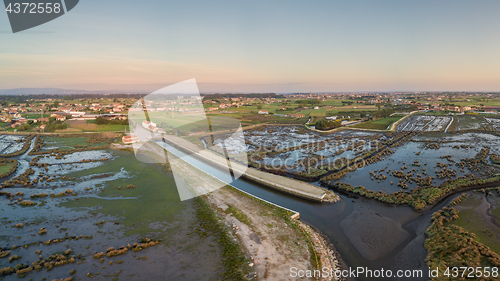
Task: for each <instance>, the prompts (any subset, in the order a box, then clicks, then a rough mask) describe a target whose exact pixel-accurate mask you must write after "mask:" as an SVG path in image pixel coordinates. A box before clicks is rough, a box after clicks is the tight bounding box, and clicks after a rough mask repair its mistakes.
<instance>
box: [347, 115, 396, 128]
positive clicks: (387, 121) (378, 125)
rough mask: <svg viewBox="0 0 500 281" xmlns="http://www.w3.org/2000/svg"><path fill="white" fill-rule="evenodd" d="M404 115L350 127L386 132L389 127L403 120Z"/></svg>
mask: <svg viewBox="0 0 500 281" xmlns="http://www.w3.org/2000/svg"><path fill="white" fill-rule="evenodd" d="M403 117H404V115H393V116H390V117H386V118H382V119H377V120H374V121H367V122H363V123H359V124H356V125H352V126H350V127H351V128H362V129H377V130H386V129H387V127H389V125H391V124H392V123H394V122H396V121H398V120H399V119H401V118H403Z"/></svg>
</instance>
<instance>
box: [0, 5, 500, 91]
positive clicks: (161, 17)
mask: <svg viewBox="0 0 500 281" xmlns="http://www.w3.org/2000/svg"><path fill="white" fill-rule="evenodd" d="M499 8H500V2H497V1H487V0H483V1H474V2H471V1H451V0H445V1H412V2H406V1H405V2H402V1H381V2H375V1H335V2H331V1H317V2H314V3H308V2H307V3H306V2H301V1H287V2H286V3H285V2H267V1H253V2H251V3H234V2H231V1H215V2H209V3H205V2H203V1H183V2H180V3H168V2H164V1H153V0H152V1H143V2H136V1H112V0H110V1H102V2H99V4H98V5H95V3H93V2H92V3H91V2H88V1H81V2H80V3H79V5H78V6H76V7H75V8H74V9H73V10H72V11H71V12H69V13H68V14H66V15H64V16H63V17H60V18H58V19H56V20H54V21H51V22H49V23H47V24H44V25H41V26H38V27H35V28H33V29H30V30H28V31H24V32H20V33H16V34H12V33H11V31H10V26H9V23H8V19H7V15H6V13H0V41H1V42H2V43H0V88H3V89H12V88H41V87H55V88H65V89H83V90H89V91H94V90H104V91H109V90H115V91H146V92H148V91H154V90H156V89H159V88H163V87H165V86H168V85H170V84H174V83H177V82H181V81H184V80H187V79H191V78H195V79H196V80H197V82H198V84H199V87H200V91H202V92H277V93H289V92H365V91H405V92H406V91H417V92H421V91H481V92H489V91H499V90H500V69H499V68H498V67H497V65H499V64H500V52H499V51H498V46H500V36H499V33H500V30H499V29H498V27H499V26H500V18H498V16H497V11H498V10H499ZM110 11H111V12H110Z"/></svg>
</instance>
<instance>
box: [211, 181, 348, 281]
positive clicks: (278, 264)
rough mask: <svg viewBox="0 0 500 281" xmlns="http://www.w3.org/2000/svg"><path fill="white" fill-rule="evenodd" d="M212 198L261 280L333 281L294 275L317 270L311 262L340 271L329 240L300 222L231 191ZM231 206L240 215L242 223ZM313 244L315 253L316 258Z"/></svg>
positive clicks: (218, 191) (217, 193)
mask: <svg viewBox="0 0 500 281" xmlns="http://www.w3.org/2000/svg"><path fill="white" fill-rule="evenodd" d="M208 198H209V201H210V202H211V203H212V205H213V206H214V207H215V208H216V209H217V210H218V211H219V213H220V214H221V215H222V216H223V217H224V218H225V221H226V224H227V225H229V226H230V227H231V228H232V229H233V231H234V233H235V234H236V235H237V237H238V238H239V240H240V241H241V243H242V245H243V248H244V249H245V251H246V252H247V254H248V256H250V257H251V261H252V264H251V265H252V266H253V267H254V268H255V272H256V274H257V277H258V280H329V279H322V278H306V277H304V278H298V277H295V278H292V277H291V276H290V274H291V268H292V267H295V268H296V271H298V270H304V271H306V270H313V269H315V268H314V266H313V265H312V262H311V261H316V260H318V259H319V260H321V266H322V267H328V268H329V269H330V268H333V270H335V269H340V263H339V261H338V260H337V258H336V257H337V256H336V253H335V252H334V250H333V248H331V245H330V244H329V241H327V240H326V239H325V238H324V237H323V236H322V235H321V234H319V233H317V232H316V231H315V230H313V229H312V227H310V226H308V225H307V224H305V223H303V222H301V221H300V220H294V223H295V227H294V225H293V223H290V222H287V221H286V220H285V219H284V218H283V217H282V215H281V214H280V213H279V211H278V210H276V209H275V208H274V207H270V206H267V205H264V204H262V203H260V202H258V201H257V200H254V199H253V198H250V197H249V196H247V195H243V194H241V193H239V192H237V191H235V190H232V189H228V188H222V189H220V190H217V191H215V192H213V193H211V194H210V196H209V197H208ZM229 206H231V210H233V211H234V210H235V209H236V210H238V211H239V212H240V214H239V215H238V218H239V219H240V220H238V219H237V218H236V217H235V215H234V214H233V213H232V212H231V210H229ZM241 220H242V221H241ZM297 226H298V227H297ZM306 233H307V234H308V235H306ZM309 245H313V248H314V250H315V251H314V252H315V253H314V254H313V258H312V259H311V252H310V251H309ZM315 263H316V262H315Z"/></svg>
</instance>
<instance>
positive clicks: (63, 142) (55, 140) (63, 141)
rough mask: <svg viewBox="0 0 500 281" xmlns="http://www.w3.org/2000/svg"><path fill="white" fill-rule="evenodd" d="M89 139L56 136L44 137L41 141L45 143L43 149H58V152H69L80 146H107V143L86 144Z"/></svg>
mask: <svg viewBox="0 0 500 281" xmlns="http://www.w3.org/2000/svg"><path fill="white" fill-rule="evenodd" d="M89 139H90V137H88V138H86V137H70V138H61V137H56V136H44V137H43V140H44V142H45V146H44V148H49V149H51V148H50V147H52V146H57V147H59V150H70V149H74V148H76V147H77V146H78V145H80V146H84V145H85V146H89V147H95V146H104V145H108V143H104V142H100V143H88V142H87V141H88V140H89ZM42 150H43V148H42Z"/></svg>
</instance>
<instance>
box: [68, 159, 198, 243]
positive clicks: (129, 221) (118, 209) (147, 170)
mask: <svg viewBox="0 0 500 281" xmlns="http://www.w3.org/2000/svg"><path fill="white" fill-rule="evenodd" d="M113 154H114V155H116V156H118V157H116V158H115V159H113V160H111V161H108V162H106V165H103V166H99V167H96V168H92V169H88V170H84V171H80V172H74V173H71V174H69V175H68V177H76V178H80V177H82V176H89V175H93V174H106V173H118V172H120V170H122V169H124V170H125V171H127V172H129V173H130V177H129V178H124V179H117V180H113V181H109V182H107V183H106V187H105V188H104V189H103V190H102V191H101V192H100V193H99V197H103V198H113V197H116V198H119V197H126V198H130V199H121V200H106V199H100V198H96V197H88V198H80V200H78V201H76V200H72V201H68V202H66V203H63V204H62V205H63V206H65V207H70V208H71V207H73V208H74V207H76V208H89V207H95V206H100V208H99V212H100V213H103V214H107V215H111V216H116V217H119V218H121V223H122V224H123V225H124V226H125V227H126V230H125V235H126V236H130V235H136V234H139V235H141V236H145V235H148V234H149V235H151V233H155V234H156V235H161V236H165V238H164V237H162V238H164V239H167V240H168V238H167V237H168V235H167V233H164V234H165V235H163V234H162V230H159V229H157V228H155V227H154V225H155V223H164V222H175V221H177V217H178V216H179V214H180V213H181V212H183V210H185V208H186V205H187V204H191V202H190V201H186V202H182V201H180V200H179V195H178V193H177V190H176V188H175V181H174V178H173V177H172V174H171V173H170V172H168V171H166V170H165V169H164V168H163V167H162V166H161V165H157V164H148V163H143V162H141V161H139V160H137V159H136V158H135V155H134V154H133V153H131V152H124V151H113ZM128 185H134V186H135V187H136V188H133V189H127V188H126V186H128ZM118 187H121V189H118ZM171 230H172V231H174V232H175V229H171Z"/></svg>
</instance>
